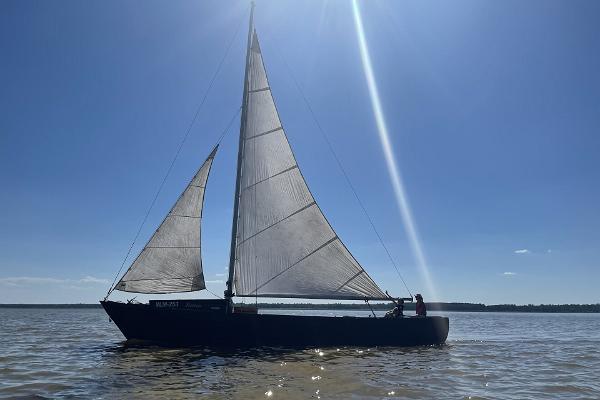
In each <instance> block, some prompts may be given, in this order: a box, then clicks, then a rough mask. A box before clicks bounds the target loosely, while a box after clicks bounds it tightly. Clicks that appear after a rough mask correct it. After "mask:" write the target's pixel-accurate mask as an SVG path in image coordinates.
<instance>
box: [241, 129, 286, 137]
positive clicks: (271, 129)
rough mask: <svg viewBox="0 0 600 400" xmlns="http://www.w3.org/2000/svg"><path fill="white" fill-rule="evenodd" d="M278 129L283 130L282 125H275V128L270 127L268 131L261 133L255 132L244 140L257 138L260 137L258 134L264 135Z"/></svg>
mask: <svg viewBox="0 0 600 400" xmlns="http://www.w3.org/2000/svg"><path fill="white" fill-rule="evenodd" d="M280 130H283V126H280V127H277V128H275V129H271V130H270V131H266V132H263V133H259V134H256V135H254V136H250V137H247V138H246V139H245V140H251V139H254V138H257V137H260V136H264V135H268V134H269V133H273V132H277V131H280Z"/></svg>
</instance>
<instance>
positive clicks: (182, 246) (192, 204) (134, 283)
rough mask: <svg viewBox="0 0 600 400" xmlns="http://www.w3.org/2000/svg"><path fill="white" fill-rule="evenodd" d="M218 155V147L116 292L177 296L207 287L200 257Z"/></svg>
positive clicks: (126, 274)
mask: <svg viewBox="0 0 600 400" xmlns="http://www.w3.org/2000/svg"><path fill="white" fill-rule="evenodd" d="M216 152H217V147H215V148H214V150H213V151H212V152H211V153H210V155H209V156H208V158H207V159H206V161H205V162H204V163H203V164H202V166H201V167H200V169H199V170H198V172H197V173H196V175H195V176H194V177H193V178H192V180H191V182H190V183H189V185H188V186H187V187H186V189H185V190H184V191H183V193H182V194H181V196H180V197H179V199H178V200H177V202H176V203H175V205H174V206H173V208H171V211H169V214H167V216H166V217H165V219H164V220H163V222H162V223H161V224H160V226H159V227H158V229H157V230H156V232H154V235H152V237H151V238H150V240H149V241H148V243H147V244H146V246H145V247H144V248H143V249H142V251H141V253H140V254H139V256H138V257H137V258H136V259H135V261H134V262H133V263H132V264H131V267H129V270H128V271H127V273H125V275H124V276H123V277H122V278H121V280H120V281H119V283H117V286H116V287H115V289H117V290H121V291H125V292H135V293H175V292H191V291H195V290H202V289H204V288H205V287H206V286H205V284H204V275H203V273H202V258H201V254H200V220H201V218H202V206H203V202H204V191H205V188H206V182H207V180H208V174H209V172H210V167H211V165H212V162H213V159H214V157H215V153H216Z"/></svg>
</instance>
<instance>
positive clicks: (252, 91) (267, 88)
mask: <svg viewBox="0 0 600 400" xmlns="http://www.w3.org/2000/svg"><path fill="white" fill-rule="evenodd" d="M265 90H271V88H270V87H269V86H265V87H264V88H260V89H254V90H248V93H257V92H264V91H265Z"/></svg>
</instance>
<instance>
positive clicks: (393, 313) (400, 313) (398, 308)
mask: <svg viewBox="0 0 600 400" xmlns="http://www.w3.org/2000/svg"><path fill="white" fill-rule="evenodd" d="M385 294H387V295H388V297H389V298H390V300H391V301H392V303H394V306H395V307H394V308H393V309H392V310H390V311H388V312H386V313H385V318H398V317H404V300H403V299H401V298H398V300H394V298H393V297H392V296H390V295H389V294H388V292H387V290H386V292H385Z"/></svg>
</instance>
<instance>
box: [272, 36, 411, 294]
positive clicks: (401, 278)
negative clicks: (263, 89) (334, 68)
mask: <svg viewBox="0 0 600 400" xmlns="http://www.w3.org/2000/svg"><path fill="white" fill-rule="evenodd" d="M276 48H277V47H276ZM277 51H278V53H279V56H280V58H281V60H282V61H283V64H284V65H285V67H286V69H287V71H288V73H289V74H290V77H291V78H292V80H293V81H294V85H295V86H296V89H298V92H299V93H300V95H301V97H302V99H303V100H304V104H306V108H308V111H309V112H310V115H311V116H312V119H313V120H314V122H315V125H316V126H317V128H318V130H319V132H321V135H322V136H323V138H324V139H325V142H326V143H327V147H328V148H329V151H330V152H331V154H332V155H333V158H334V159H335V161H336V163H337V165H338V167H339V168H340V171H342V175H344V178H345V180H346V183H347V184H348V186H349V187H350V190H351V191H352V193H353V194H354V197H355V198H356V201H357V202H358V205H359V206H360V208H361V209H362V212H363V214H364V215H365V217H366V218H367V220H368V221H369V224H370V225H371V228H372V229H373V232H375V235H376V236H377V239H378V240H379V243H380V244H381V247H383V249H384V250H385V252H386V254H387V256H388V259H389V260H390V262H391V263H392V265H393V266H394V269H395V270H396V273H397V274H398V276H399V277H400V280H401V281H402V284H403V285H404V287H405V288H406V290H407V291H408V294H410V296H411V297H412V293H411V291H410V289H409V288H408V285H407V284H406V281H405V280H404V278H403V277H402V274H401V273H400V269H399V268H398V266H397V265H396V262H395V261H394V258H393V257H392V254H391V253H390V251H389V250H388V247H387V246H386V245H385V242H384V241H383V238H382V237H381V235H380V234H379V231H378V230H377V228H376V227H375V223H374V222H373V219H372V218H371V216H370V215H369V213H368V212H367V209H366V207H365V205H364V204H363V202H362V200H361V199H360V197H359V196H358V192H357V191H356V189H355V188H354V185H353V184H352V181H351V180H350V177H349V176H348V174H347V173H346V170H345V168H344V166H343V165H342V161H341V160H340V159H339V157H338V156H337V154H336V152H335V150H334V149H333V145H332V144H331V142H330V141H329V137H328V136H327V134H326V133H325V130H324V129H323V127H322V126H321V124H320V123H319V120H318V119H317V116H316V115H315V112H314V111H313V108H312V107H311V105H310V103H309V102H308V98H307V97H306V96H305V94H304V91H303V90H302V87H301V86H300V83H298V81H297V80H296V77H295V76H294V73H293V72H292V69H291V68H290V66H289V64H288V63H287V61H286V60H285V58H284V57H283V54H282V52H281V51H280V50H279V49H278V48H277Z"/></svg>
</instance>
